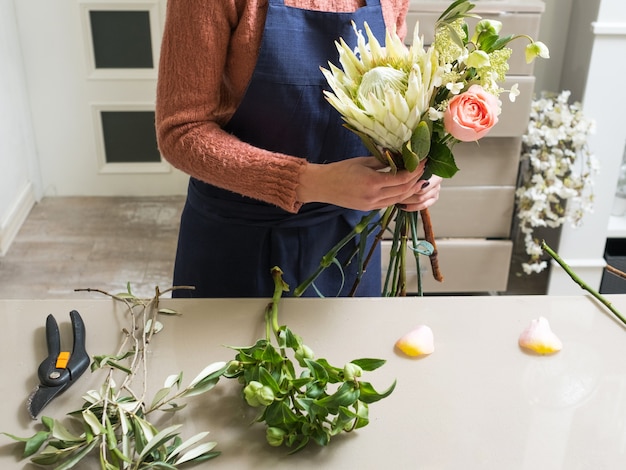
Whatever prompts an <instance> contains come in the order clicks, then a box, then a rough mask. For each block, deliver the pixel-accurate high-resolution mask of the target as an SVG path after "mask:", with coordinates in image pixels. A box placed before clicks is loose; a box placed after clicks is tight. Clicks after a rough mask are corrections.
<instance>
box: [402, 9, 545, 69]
mask: <svg viewBox="0 0 626 470" xmlns="http://www.w3.org/2000/svg"><path fill="white" fill-rule="evenodd" d="M448 5H449V2H442V1H430V2H426V1H419V0H412V1H411V3H410V7H409V12H408V14H407V19H406V23H407V37H406V42H407V43H411V42H412V40H413V31H414V29H415V23H416V22H417V21H419V31H420V35H423V37H424V43H425V44H430V43H432V41H433V37H434V29H435V28H434V26H435V22H436V21H437V18H439V15H441V13H442V12H443V11H444V9H445V8H447V7H448ZM543 9H544V5H543V2H536V1H534V2H533V1H528V2H518V4H512V3H509V2H505V1H495V2H494V1H491V2H487V1H485V2H483V1H480V2H476V7H475V8H474V9H473V10H472V13H476V14H477V15H479V16H480V17H482V18H483V19H487V20H497V21H500V22H501V23H502V30H501V31H500V36H507V35H509V34H527V35H529V36H530V37H532V38H534V39H537V37H538V36H539V25H540V22H541V13H542V12H543ZM476 22H477V20H476V19H474V18H467V23H468V25H469V27H470V34H471V32H472V31H473V30H474V25H475V24H476ZM527 44H528V41H527V40H526V39H524V38H520V39H516V40H514V41H512V42H510V43H509V47H510V48H511V49H512V50H513V54H512V55H511V59H510V60H509V65H510V70H509V73H510V74H512V75H532V73H533V68H534V62H532V63H530V64H527V63H526V57H525V54H524V49H525V47H526V45H527Z"/></svg>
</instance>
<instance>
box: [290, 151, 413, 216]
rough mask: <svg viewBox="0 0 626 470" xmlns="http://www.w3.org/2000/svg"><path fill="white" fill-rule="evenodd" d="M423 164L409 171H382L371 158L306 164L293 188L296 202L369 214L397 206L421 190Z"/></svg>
mask: <svg viewBox="0 0 626 470" xmlns="http://www.w3.org/2000/svg"><path fill="white" fill-rule="evenodd" d="M424 165H425V161H422V162H421V163H420V165H419V166H418V167H417V168H416V169H415V171H413V172H409V171H406V170H402V171H398V172H396V173H395V174H393V173H391V172H389V171H385V170H386V167H385V165H384V164H382V163H381V162H379V161H378V160H377V159H376V158H375V157H355V158H350V159H347V160H342V161H339V162H333V163H328V164H324V165H320V164H314V163H309V164H308V165H307V166H306V167H305V168H304V170H303V171H302V173H301V175H300V184H299V185H298V188H297V189H296V193H297V197H298V200H299V201H300V202H303V203H307V202H324V203H327V204H334V205H336V206H340V207H345V208H348V209H356V210H361V211H370V210H374V209H383V208H385V207H388V206H391V205H393V204H397V203H401V202H402V201H405V200H407V199H408V198H410V197H411V196H413V195H414V194H415V193H416V192H418V191H419V190H420V189H421V185H422V184H424V181H420V177H421V176H422V174H423V173H424Z"/></svg>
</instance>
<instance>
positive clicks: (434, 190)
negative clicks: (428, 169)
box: [400, 175, 442, 212]
mask: <svg viewBox="0 0 626 470" xmlns="http://www.w3.org/2000/svg"><path fill="white" fill-rule="evenodd" d="M441 181H442V178H441V177H440V176H436V175H433V176H431V177H430V179H428V180H426V181H424V180H420V181H417V183H416V184H415V188H416V191H415V193H413V196H411V197H409V198H407V199H405V200H404V201H402V202H401V203H400V204H401V205H402V206H403V207H402V209H403V210H405V211H407V212H416V211H421V210H423V209H427V208H429V207H430V206H432V205H433V204H434V203H435V202H437V199H439V192H440V191H441Z"/></svg>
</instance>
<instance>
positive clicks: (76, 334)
mask: <svg viewBox="0 0 626 470" xmlns="http://www.w3.org/2000/svg"><path fill="white" fill-rule="evenodd" d="M70 318H71V321H72V329H73V339H74V345H73V347H72V353H71V354H70V358H69V360H68V362H67V364H66V366H65V367H62V368H57V359H58V357H59V354H60V353H61V336H60V333H59V325H58V324H57V321H56V319H55V318H54V316H52V315H48V317H47V318H46V342H47V344H48V357H46V358H45V359H44V360H43V362H42V363H41V364H40V365H39V369H38V370H37V375H38V376H39V380H40V382H41V384H42V385H47V386H49V387H58V386H59V385H65V384H67V383H68V382H70V381H72V380H76V379H78V377H80V376H81V374H82V373H83V372H85V370H86V369H87V367H88V366H89V362H90V361H89V355H88V354H87V351H86V349H85V336H86V335H85V324H84V322H83V319H82V318H81V316H80V314H79V313H78V312H77V311H76V310H72V311H71V312H70Z"/></svg>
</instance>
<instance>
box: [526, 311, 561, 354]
mask: <svg viewBox="0 0 626 470" xmlns="http://www.w3.org/2000/svg"><path fill="white" fill-rule="evenodd" d="M519 345H520V346H521V347H522V348H525V349H529V350H531V351H534V352H536V353H539V354H551V353H555V352H557V351H560V350H561V349H562V348H563V343H561V340H560V339H559V338H558V337H557V335H555V334H554V332H553V331H552V329H551V328H550V323H549V322H548V320H547V319H546V318H544V317H539V318H536V319H534V320H532V321H531V322H530V325H528V327H527V328H526V329H525V330H524V331H523V332H522V334H521V335H520V337H519Z"/></svg>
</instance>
